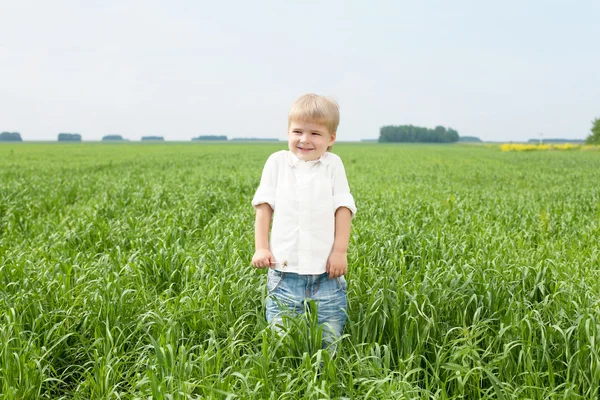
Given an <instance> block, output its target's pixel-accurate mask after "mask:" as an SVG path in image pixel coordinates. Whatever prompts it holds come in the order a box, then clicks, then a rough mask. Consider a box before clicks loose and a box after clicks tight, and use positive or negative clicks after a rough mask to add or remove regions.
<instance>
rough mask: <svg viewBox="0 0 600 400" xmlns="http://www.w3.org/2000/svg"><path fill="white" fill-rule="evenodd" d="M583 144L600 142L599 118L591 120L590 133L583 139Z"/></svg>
mask: <svg viewBox="0 0 600 400" xmlns="http://www.w3.org/2000/svg"><path fill="white" fill-rule="evenodd" d="M585 144H600V118H596V119H595V120H594V121H593V122H592V133H590V135H589V136H588V137H587V138H586V139H585Z"/></svg>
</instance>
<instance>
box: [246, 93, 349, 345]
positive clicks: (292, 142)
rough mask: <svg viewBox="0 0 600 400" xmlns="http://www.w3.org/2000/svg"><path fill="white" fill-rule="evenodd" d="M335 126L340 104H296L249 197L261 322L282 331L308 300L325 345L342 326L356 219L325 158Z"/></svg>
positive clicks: (336, 163) (339, 169) (314, 98)
mask: <svg viewBox="0 0 600 400" xmlns="http://www.w3.org/2000/svg"><path fill="white" fill-rule="evenodd" d="M339 121H340V114H339V107H338V104H337V103H336V102H335V101H334V100H333V99H331V98H329V97H324V96H319V95H315V94H307V95H304V96H302V97H300V98H299V99H298V100H296V101H295V102H294V104H293V105H292V108H291V110H290V113H289V115H288V147H289V151H286V150H282V151H279V152H276V153H274V154H272V155H271V156H270V157H269V159H268V160H267V162H266V164H265V167H264V169H263V173H262V178H261V180H260V185H259V187H258V189H257V191H256V194H255V196H254V198H253V199H252V205H253V206H254V207H255V208H256V222H255V244H256V251H255V253H254V256H253V257H252V265H254V266H255V267H257V268H265V267H269V268H270V269H269V272H268V274H267V285H268V289H269V296H268V298H267V321H269V323H270V324H273V325H280V324H281V323H282V318H281V315H282V312H283V311H284V310H290V311H292V312H295V313H302V312H304V306H305V302H306V301H308V300H314V301H315V303H317V309H318V320H319V324H320V325H322V326H323V344H324V346H329V345H332V344H333V343H334V341H335V340H336V339H337V338H339V337H340V336H341V335H342V331H343V329H344V325H345V323H346V281H345V279H344V274H345V273H346V270H347V268H348V261H347V257H346V253H347V250H348V241H349V239H350V220H351V218H352V217H353V216H354V214H355V213H356V206H355V204H354V199H353V197H352V195H351V194H350V189H349V187H348V181H347V179H346V172H345V170H344V165H343V164H342V160H341V159H340V158H339V157H338V156H336V155H335V154H332V153H330V152H329V151H330V150H331V147H332V146H333V143H334V142H335V139H336V131H337V127H338V124H339ZM271 216H273V228H272V231H271V240H270V242H269V226H270V223H271ZM332 351H335V345H334V346H332Z"/></svg>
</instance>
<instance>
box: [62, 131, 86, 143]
mask: <svg viewBox="0 0 600 400" xmlns="http://www.w3.org/2000/svg"><path fill="white" fill-rule="evenodd" d="M58 141H59V142H81V135H80V134H79V133H59V134H58Z"/></svg>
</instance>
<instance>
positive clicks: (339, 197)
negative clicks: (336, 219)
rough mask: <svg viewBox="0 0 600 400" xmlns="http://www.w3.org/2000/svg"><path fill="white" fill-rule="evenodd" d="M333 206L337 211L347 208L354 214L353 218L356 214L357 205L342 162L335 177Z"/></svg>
mask: <svg viewBox="0 0 600 400" xmlns="http://www.w3.org/2000/svg"><path fill="white" fill-rule="evenodd" d="M333 206H334V209H335V210H337V209H338V208H340V207H346V208H347V209H349V210H350V212H351V213H352V218H354V215H355V214H356V204H354V197H352V194H350V186H349V185H348V179H347V178H346V170H345V169H344V164H343V163H342V161H341V160H340V162H339V165H337V168H336V170H335V172H334V175H333Z"/></svg>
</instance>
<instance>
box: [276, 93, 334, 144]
mask: <svg viewBox="0 0 600 400" xmlns="http://www.w3.org/2000/svg"><path fill="white" fill-rule="evenodd" d="M292 121H298V122H310V123H314V124H319V125H324V126H325V127H326V128H327V130H328V131H329V133H330V134H331V135H332V136H335V133H336V132H337V128H338V125H339V124H340V106H339V105H338V103H337V101H335V100H334V99H332V98H331V97H327V96H319V95H318V94H312V93H310V94H305V95H304V96H300V97H299V98H298V99H297V100H296V101H295V102H294V104H292V108H291V109H290V113H289V115H288V129H289V127H290V125H291V124H292Z"/></svg>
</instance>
